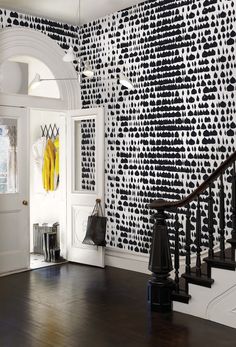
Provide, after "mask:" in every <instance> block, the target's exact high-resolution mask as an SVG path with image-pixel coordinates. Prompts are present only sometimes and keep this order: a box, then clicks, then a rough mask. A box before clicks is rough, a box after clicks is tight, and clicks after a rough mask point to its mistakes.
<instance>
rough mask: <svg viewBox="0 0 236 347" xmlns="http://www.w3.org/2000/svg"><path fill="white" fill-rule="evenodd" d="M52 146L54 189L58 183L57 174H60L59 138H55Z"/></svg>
mask: <svg viewBox="0 0 236 347" xmlns="http://www.w3.org/2000/svg"><path fill="white" fill-rule="evenodd" d="M54 146H55V188H56V187H57V186H58V183H59V173H60V157H59V147H60V141H59V137H57V138H56V140H55V141H54Z"/></svg>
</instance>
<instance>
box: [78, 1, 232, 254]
mask: <svg viewBox="0 0 236 347" xmlns="http://www.w3.org/2000/svg"><path fill="white" fill-rule="evenodd" d="M235 11H236V2H234V1H228V0H197V1H196V0H182V1H178V0H165V1H160V0H157V1H147V2H145V3H143V4H140V5H138V6H134V7H132V8H130V9H128V10H124V11H121V12H118V13H115V14H113V15H110V16H107V17H105V18H102V19H100V20H97V21H95V22H92V23H89V24H87V25H84V26H83V27H82V28H81V29H80V31H79V34H80V47H81V54H82V56H84V57H85V59H86V60H89V61H90V62H91V64H92V65H93V68H94V69H95V70H96V73H97V75H96V76H97V78H98V79H99V78H100V79H101V80H102V81H101V82H94V83H93V82H90V83H89V82H88V83H87V84H85V85H84V87H82V100H83V106H84V107H90V106H104V108H105V111H106V213H107V216H108V219H109V222H108V245H109V246H111V247H118V248H121V249H124V250H130V251H134V252H137V253H148V252H149V248H150V241H151V235H152V223H151V221H150V215H151V214H152V213H153V211H149V210H148V209H147V204H149V203H150V201H151V200H153V199H157V198H162V199H180V198H182V197H184V196H186V195H187V194H189V193H190V192H192V191H193V189H194V188H196V187H197V185H199V184H200V183H201V182H202V181H203V180H204V179H205V178H206V177H207V176H208V175H209V174H210V173H212V171H213V170H214V169H215V168H216V167H217V166H218V165H219V164H220V163H221V162H222V161H223V160H224V159H225V158H226V156H227V155H228V154H230V153H232V152H233V151H234V150H235V127H236V114H235V112H236V107H235V100H236V97H235V82H236V69H235V68H236V59H235V48H236V43H235V39H236V12H235ZM119 71H122V72H125V74H126V75H127V76H128V77H129V78H130V79H131V80H132V81H133V83H134V84H135V86H136V90H135V91H127V90H126V89H124V88H123V87H122V86H120V85H119V84H117V83H116V81H112V80H110V79H111V78H117V74H118V73H119ZM217 185H218V183H217V184H216V187H217ZM230 198H231V195H230V185H229V184H227V185H226V203H227V215H226V217H227V221H228V224H227V232H228V233H229V232H230ZM202 200H203V202H202V219H203V227H202V229H203V247H204V246H206V245H207V243H208V236H207V227H206V223H207V214H206V202H207V200H206V197H205V196H203V198H202ZM217 200H218V196H217V194H216V191H215V201H216V205H215V220H214V222H215V229H216V233H217V232H218V204H217ZM194 206H195V205H194V203H193V204H192V207H193V209H194ZM183 212H184V211H183ZM170 217H171V218H170V220H169V221H168V222H169V225H170V228H171V230H172V231H173V222H174V219H173V216H170ZM180 217H181V219H180V222H181V223H182V224H184V219H185V217H184V214H183V215H182V216H180ZM194 219H195V218H194V215H193V217H192V222H193V233H192V242H193V244H192V249H193V250H194V239H195V231H194ZM180 234H181V240H180V242H181V245H182V243H183V241H184V227H182V228H181V230H180ZM170 239H171V243H172V245H173V243H174V237H173V235H171V234H170Z"/></svg>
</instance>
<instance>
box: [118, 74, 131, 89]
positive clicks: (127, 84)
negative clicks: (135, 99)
mask: <svg viewBox="0 0 236 347" xmlns="http://www.w3.org/2000/svg"><path fill="white" fill-rule="evenodd" d="M119 82H120V84H121V85H122V86H124V87H126V88H128V89H130V90H134V89H135V88H134V85H133V83H132V82H131V81H130V80H129V79H128V77H126V76H125V75H124V74H123V73H122V72H121V73H120V76H119Z"/></svg>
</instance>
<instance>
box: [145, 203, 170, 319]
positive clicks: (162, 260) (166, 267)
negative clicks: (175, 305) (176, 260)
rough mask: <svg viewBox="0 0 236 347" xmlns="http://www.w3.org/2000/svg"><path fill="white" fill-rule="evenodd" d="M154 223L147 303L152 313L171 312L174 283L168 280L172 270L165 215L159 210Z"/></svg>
mask: <svg viewBox="0 0 236 347" xmlns="http://www.w3.org/2000/svg"><path fill="white" fill-rule="evenodd" d="M154 217H155V219H156V222H155V224H154V229H153V237H152V246H151V252H150V259H149V267H148V268H149V270H150V271H151V272H152V278H151V279H150V280H149V283H148V302H149V304H150V307H151V310H152V311H160V312H165V311H171V310H172V300H171V293H172V291H173V290H174V288H175V282H174V281H173V280H172V279H170V278H169V276H170V272H171V271H172V270H173V266H172V259H171V253H170V244H169V236H168V229H167V225H166V217H167V216H166V214H165V212H164V210H163V209H160V210H158V211H157V213H156V214H155V216H154Z"/></svg>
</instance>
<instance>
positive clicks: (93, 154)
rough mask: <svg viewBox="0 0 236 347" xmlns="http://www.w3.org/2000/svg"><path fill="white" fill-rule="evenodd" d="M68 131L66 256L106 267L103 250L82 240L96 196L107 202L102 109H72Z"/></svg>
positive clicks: (72, 259)
mask: <svg viewBox="0 0 236 347" xmlns="http://www.w3.org/2000/svg"><path fill="white" fill-rule="evenodd" d="M67 130H68V132H67V140H68V147H67V148H68V153H67V154H68V155H67V163H68V166H67V204H68V205H67V206H68V208H67V218H68V223H67V226H68V228H67V249H68V252H67V258H68V260H70V261H74V262H78V263H83V264H89V265H95V266H100V267H104V249H103V248H102V247H96V246H88V245H84V244H83V243H82V241H83V239H84V237H85V233H86V226H87V219H88V216H89V215H90V214H91V213H92V211H93V207H94V204H95V201H96V199H97V198H100V199H101V200H102V203H103V204H104V114H103V110H102V109H84V110H74V111H70V112H69V114H68V127H67Z"/></svg>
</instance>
